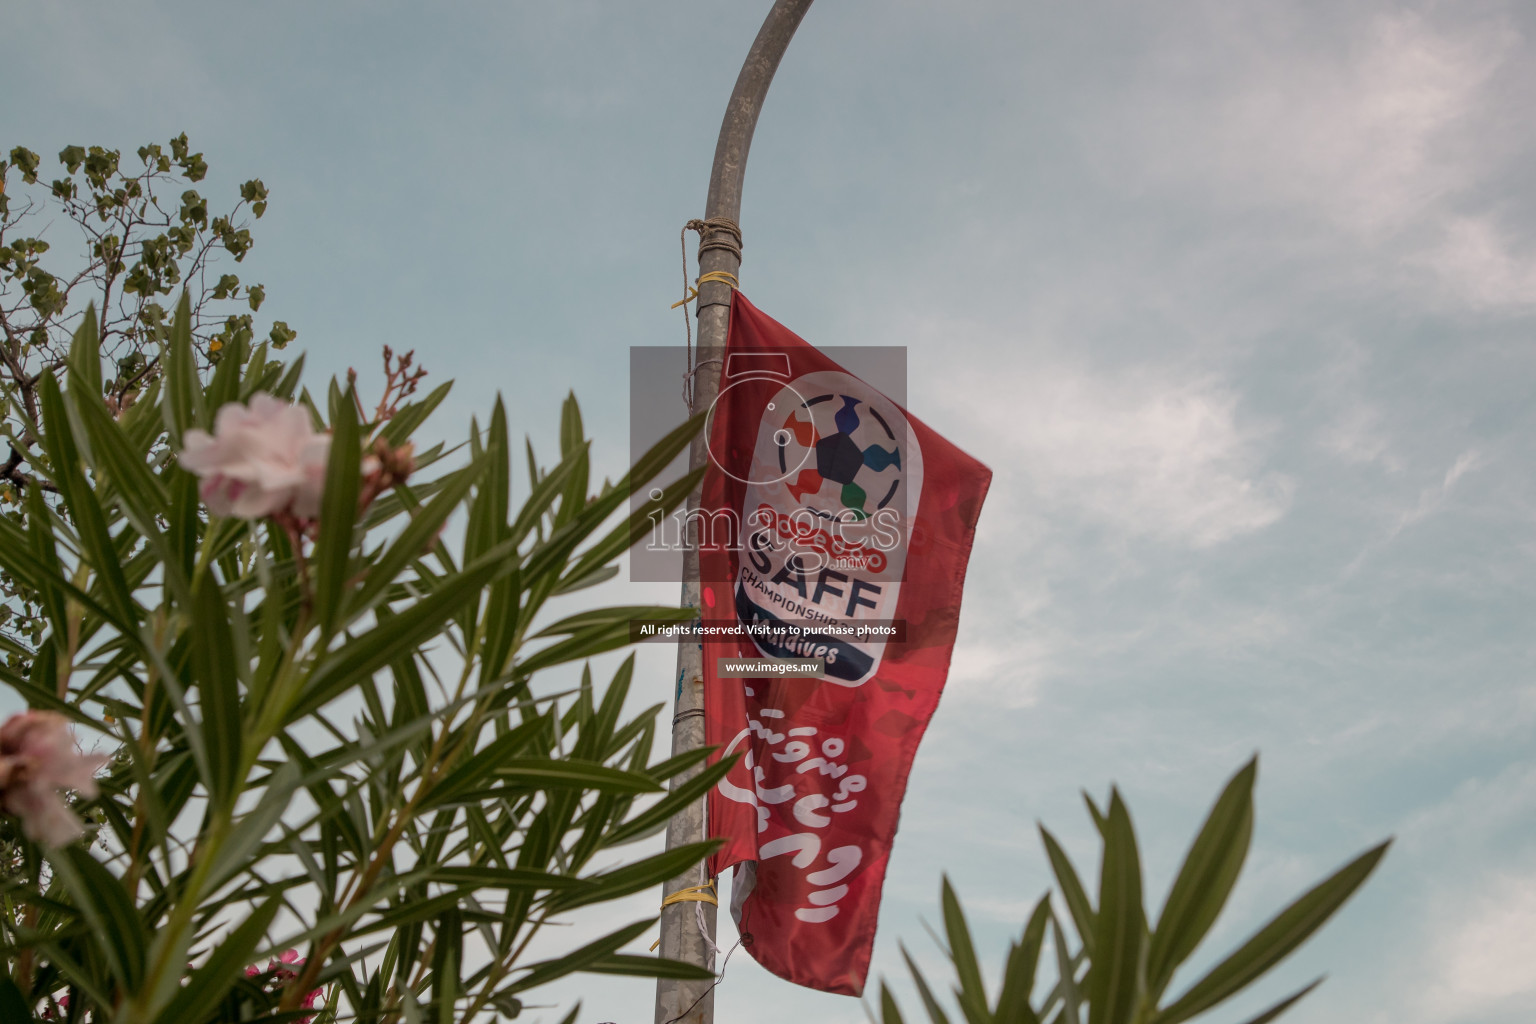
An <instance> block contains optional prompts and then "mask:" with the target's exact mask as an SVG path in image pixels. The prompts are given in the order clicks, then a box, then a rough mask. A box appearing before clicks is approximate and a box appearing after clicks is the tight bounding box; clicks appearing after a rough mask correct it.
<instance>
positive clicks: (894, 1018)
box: [880, 981, 906, 1024]
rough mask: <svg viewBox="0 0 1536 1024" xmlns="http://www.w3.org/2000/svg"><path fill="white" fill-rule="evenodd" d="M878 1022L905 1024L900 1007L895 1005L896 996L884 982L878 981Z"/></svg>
mask: <svg viewBox="0 0 1536 1024" xmlns="http://www.w3.org/2000/svg"><path fill="white" fill-rule="evenodd" d="M880 1024H906V1022H905V1021H904V1020H902V1017H901V1009H900V1007H898V1006H897V1005H896V997H895V996H893V995H891V990H890V988H889V987H888V986H887V985H886V983H885V982H883V981H882V982H881V983H880Z"/></svg>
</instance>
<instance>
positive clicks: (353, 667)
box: [288, 545, 510, 721]
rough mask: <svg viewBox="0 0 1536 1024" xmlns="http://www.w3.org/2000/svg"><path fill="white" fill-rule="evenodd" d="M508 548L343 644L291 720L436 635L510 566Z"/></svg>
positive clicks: (322, 668) (501, 548)
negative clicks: (465, 601)
mask: <svg viewBox="0 0 1536 1024" xmlns="http://www.w3.org/2000/svg"><path fill="white" fill-rule="evenodd" d="M509 553H510V548H509V547H507V546H505V545H498V546H497V548H496V549H494V550H492V551H488V552H486V554H485V556H484V557H483V558H481V559H480V560H479V561H478V562H476V563H475V564H474V565H472V566H469V567H467V568H465V570H464V571H463V572H461V573H459V574H458V575H457V576H453V577H450V578H449V579H447V580H444V581H443V582H441V583H439V584H438V586H437V587H436V588H435V589H434V590H433V591H432V593H430V594H428V595H427V596H426V597H424V598H422V599H421V600H420V601H417V602H416V603H415V604H414V605H412V606H411V607H410V608H408V609H407V610H406V611H404V612H401V613H400V614H399V615H396V616H393V617H391V618H389V619H387V620H384V621H382V622H380V623H379V625H377V626H375V627H374V628H373V629H371V630H369V631H368V632H366V633H364V634H362V635H361V636H359V637H356V638H354V639H352V640H350V641H349V642H347V643H346V644H343V645H342V646H341V647H339V648H338V649H337V650H336V651H334V652H333V653H332V654H331V655H330V656H329V657H328V658H327V659H326V660H325V661H324V663H322V664H321V665H320V666H319V667H318V668H317V669H316V670H315V673H314V675H312V676H311V677H310V681H309V685H308V687H307V688H306V689H305V691H304V693H303V695H302V696H301V697H300V698H299V700H298V701H297V702H295V704H294V706H293V708H292V709H290V711H289V713H288V720H289V721H293V720H294V719H296V718H300V717H303V716H304V715H307V714H310V713H311V712H314V711H318V710H320V708H322V707H324V706H325V705H326V704H328V703H330V701H331V700H333V699H335V698H336V697H338V696H340V695H341V694H343V693H345V692H346V691H347V690H349V689H350V688H351V687H352V686H353V685H355V684H356V682H357V680H358V679H360V678H361V677H363V676H365V675H372V674H373V673H374V672H375V671H377V670H378V669H381V668H383V667H384V666H386V665H388V664H389V663H390V662H392V661H394V660H395V659H396V658H397V657H399V656H401V655H403V654H405V653H407V652H409V651H413V650H415V648H416V647H417V646H418V645H420V644H422V643H424V642H425V641H426V640H428V639H430V638H432V637H435V636H437V635H438V633H439V630H440V629H441V627H442V625H443V623H444V622H446V621H448V619H450V618H452V617H453V614H454V612H455V611H457V610H458V609H459V607H460V606H462V605H463V603H464V600H465V598H466V597H467V596H468V595H469V594H472V593H474V592H476V591H478V590H479V589H480V588H481V587H483V586H485V584H487V583H489V582H490V581H491V580H492V579H494V578H495V577H496V575H497V574H498V573H501V572H506V571H508V568H509V567H508V565H507V556H508V554H509Z"/></svg>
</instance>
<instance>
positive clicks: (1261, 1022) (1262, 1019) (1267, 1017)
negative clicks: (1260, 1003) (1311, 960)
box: [1248, 977, 1323, 1024]
mask: <svg viewBox="0 0 1536 1024" xmlns="http://www.w3.org/2000/svg"><path fill="white" fill-rule="evenodd" d="M1322 983H1323V979H1322V978H1321V977H1319V978H1316V979H1314V980H1313V981H1312V983H1311V984H1310V985H1306V986H1303V987H1302V988H1301V989H1300V990H1298V991H1296V992H1293V993H1291V994H1290V995H1288V996H1286V997H1285V998H1284V999H1282V1000H1280V1001H1279V1002H1278V1003H1276V1004H1275V1005H1274V1006H1271V1007H1270V1008H1269V1009H1267V1010H1265V1011H1264V1012H1263V1013H1261V1014H1259V1015H1258V1016H1257V1017H1255V1018H1253V1019H1252V1020H1250V1021H1248V1024H1269V1022H1270V1021H1272V1020H1274V1019H1275V1018H1277V1017H1279V1016H1280V1015H1281V1014H1282V1013H1284V1012H1285V1011H1286V1010H1289V1009H1290V1008H1291V1007H1293V1006H1295V1005H1296V1004H1297V1003H1299V1002H1301V1000H1302V998H1303V997H1304V996H1306V995H1307V994H1308V993H1310V992H1311V991H1312V990H1313V989H1315V988H1317V986H1319V985H1321V984H1322Z"/></svg>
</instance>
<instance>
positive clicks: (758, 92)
mask: <svg viewBox="0 0 1536 1024" xmlns="http://www.w3.org/2000/svg"><path fill="white" fill-rule="evenodd" d="M810 6H811V0H775V2H774V5H773V9H772V10H770V11H769V12H768V17H767V18H766V19H764V21H763V27H762V28H760V29H759V30H758V33H757V38H756V39H755V40H753V42H752V49H751V50H749V51H748V52H747V59H746V60H745V61H744V62H743V63H742V65H741V73H740V74H739V75H738V76H737V78H736V88H735V89H734V90H732V92H731V99H730V102H729V103H728V104H727V105H726V108H725V117H724V119H723V120H722V121H721V123H720V137H719V140H718V141H717V142H716V143H715V163H714V167H713V169H712V170H711V172H710V176H709V195H708V198H707V200H706V201H705V204H704V211H705V212H704V222H703V227H702V230H701V231H700V233H699V277H700V278H701V279H702V280H703V283H702V284H700V285H699V289H698V290H699V299H698V302H699V305H698V324H699V341H698V346H697V351H696V353H695V361H694V365H693V368H692V369H693V380H692V382H691V383H692V394H693V406H694V408H695V409H705V408H708V407H709V405H710V403H711V402H713V401H714V400H715V396H716V395H717V394H719V391H720V371H721V362H720V360H721V357H722V355H723V353H724V351H725V332H726V326H727V324H728V322H729V318H730V302H731V286H730V285H729V284H727V283H725V282H723V281H721V280H720V279H719V278H718V277H715V278H711V277H710V276H709V275H711V274H720V273H724V274H727V275H730V276H731V278H732V279H735V275H737V274H738V273H739V271H740V268H741V236H740V233H739V228H738V226H737V225H738V224H739V222H740V219H741V188H742V180H743V178H744V177H745V175H746V170H747V151H748V150H749V149H750V148H751V146H752V132H753V129H755V128H756V127H757V115H758V112H759V111H761V110H762V107H763V99H764V98H765V97H766V96H767V94H768V86H769V83H771V82H772V81H773V75H774V72H775V71H777V70H778V67H779V61H780V59H781V58H783V56H784V51H785V49H787V48H788V46H789V41H790V39H791V38H793V37H794V34H795V29H796V28H798V27H799V25H800V21H801V19H802V18H804V17H805V12H806V11H807V10H808V9H809V8H810ZM707 444H708V442H707V439H706V438H705V437H704V436H703V435H700V436H699V437H697V438H695V439H694V442H693V447H692V448H691V449H690V451H689V454H688V465H689V468H690V469H696V468H698V467H699V466H702V465H704V464H705V460H706V459H707V458H708V454H707ZM699 494H700V491H699V490H698V489H695V490H694V492H693V494H692V495H690V496H689V498H688V509H689V511H690V512H691V511H693V510H694V509H696V508H698V505H699ZM685 522H686V523H688V524H689V525H688V530H689V533H690V536H689V538H688V539H689V542H688V543H685V544H684V551H683V595H682V604H683V607H686V608H698V607H699V552H698V547H697V545H696V544H695V543H693V542H692V541H693V537H692V536H691V534H692V531H693V529H694V524H695V523H696V522H697V517H694V516H689V517H688V518H687V519H686V520H685ZM676 679H677V697H676V705H675V707H674V709H673V716H672V753H673V754H674V755H676V754H681V753H684V752H686V751H689V750H697V749H698V748H699V747H702V746H704V715H703V708H704V664H703V653H702V652H701V651H700V649H699V645H698V644H697V643H695V642H693V641H689V640H684V641H681V642H679V643H678V645H677V677H676ZM692 774H694V773H693V772H686V773H684V774H683V775H680V776H678V777H676V778H674V779H673V780H672V785H673V786H674V787H676V786H678V785H680V784H681V783H682V782H684V781H685V780H686V779H687V778H688V777H690V776H691V775H692ZM704 803H705V801H704V800H703V799H700V800H698V801H696V802H695V803H694V804H693V805H692V806H690V807H688V808H687V809H685V810H682V811H680V812H678V813H677V814H676V815H675V816H673V818H672V820H671V821H670V822H669V823H668V825H667V849H669V850H670V849H673V848H675V847H678V846H684V845H687V844H688V843H696V842H700V841H701V840H704V839H706V838H708V837H707V835H706V832H705V828H706V826H705V821H704ZM705 872H706V869H705V866H704V865H703V864H699V865H697V866H696V867H694V868H693V869H691V870H689V871H686V872H684V873H683V874H681V875H679V876H677V877H676V878H673V879H671V880H670V881H669V882H667V885H666V888H665V890H664V891H663V897H665V896H666V895H667V894H671V893H676V892H679V891H681V890H685V889H688V888H690V887H692V886H699V885H703V884H705V883H706V882H708V881H709V878H708V877H707V875H706V873H705ZM700 910H702V911H703V914H704V922H705V926H706V927H707V928H708V930H709V937H710V938H711V939H713V938H714V936H715V935H716V931H715V907H714V906H713V905H711V904H707V903H698V902H682V903H673V904H671V905H669V906H664V907H662V910H661V955H662V956H663V957H666V958H668V959H672V960H682V961H685V962H687V963H692V964H699V965H701V966H707V965H708V964H709V947H708V946H707V945H706V943H705V937H704V936H703V935H702V934H700V930H699V925H698V912H699V911H700ZM716 967H717V969H718V965H716ZM714 1018H715V999H714V987H713V984H712V983H711V982H707V981H674V980H670V979H661V980H659V981H657V983H656V1024H712V1022H713V1021H714Z"/></svg>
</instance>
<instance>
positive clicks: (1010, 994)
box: [994, 893, 1051, 1024]
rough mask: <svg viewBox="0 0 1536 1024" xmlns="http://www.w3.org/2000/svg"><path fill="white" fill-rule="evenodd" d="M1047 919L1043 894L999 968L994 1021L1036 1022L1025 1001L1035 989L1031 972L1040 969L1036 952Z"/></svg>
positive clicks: (1048, 901)
mask: <svg viewBox="0 0 1536 1024" xmlns="http://www.w3.org/2000/svg"><path fill="white" fill-rule="evenodd" d="M1050 917H1051V894H1050V893H1046V894H1045V895H1044V896H1041V897H1040V900H1039V902H1037V903H1036V904H1035V909H1034V912H1033V913H1031V914H1030V915H1029V923H1028V924H1027V925H1025V926H1024V935H1023V937H1022V938H1021V939H1020V941H1019V944H1018V945H1016V946H1014V947H1013V948H1012V949H1011V950H1010V951H1009V953H1008V962H1007V963H1006V964H1005V965H1004V966H1003V990H1002V992H1001V993H999V994H998V997H997V1012H996V1013H995V1014H994V1016H995V1017H996V1019H997V1020H999V1021H1010V1022H1017V1024H1036V1022H1037V1020H1038V1018H1037V1017H1036V1015H1035V1011H1034V1010H1033V1009H1031V1007H1030V1003H1029V997H1030V994H1031V993H1032V992H1033V991H1034V988H1035V972H1036V971H1038V970H1039V967H1040V948H1041V946H1042V945H1044V943H1045V926H1046V924H1048V923H1049V921H1050Z"/></svg>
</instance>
